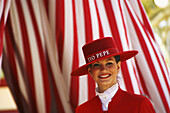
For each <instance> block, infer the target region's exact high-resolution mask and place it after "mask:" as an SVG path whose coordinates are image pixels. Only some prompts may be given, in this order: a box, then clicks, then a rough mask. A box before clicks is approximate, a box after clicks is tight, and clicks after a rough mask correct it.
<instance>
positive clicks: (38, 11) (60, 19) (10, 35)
mask: <svg viewBox="0 0 170 113" xmlns="http://www.w3.org/2000/svg"><path fill="white" fill-rule="evenodd" d="M6 2H7V0H4V2H0V5H1V4H3V3H6ZM8 6H9V5H8ZM8 8H9V7H8ZM2 9H3V10H4V8H2ZM0 11H1V9H0ZM0 14H1V12H0ZM5 17H6V16H5ZM3 21H4V20H3V18H0V25H1V23H2V22H3ZM3 26H4V24H3ZM1 32H2V33H3V30H1V26H0V33H1ZM2 33H1V35H2ZM1 35H0V36H1ZM106 36H112V37H113V38H114V40H115V42H116V43H117V46H118V49H119V50H120V51H126V50H138V51H139V54H138V55H137V56H136V57H135V58H133V59H131V60H128V61H126V62H123V63H122V66H121V72H120V74H119V75H118V76H119V78H120V79H119V80H120V82H119V83H120V86H121V88H122V89H123V90H126V91H128V92H130V93H135V94H142V95H145V96H147V97H148V98H150V99H151V101H152V103H153V105H154V108H155V111H156V113H168V112H170V104H169V103H170V76H169V72H168V69H167V66H166V63H165V60H164V57H163V54H162V53H161V50H160V48H159V45H158V44H157V42H156V39H155V36H154V33H153V31H152V28H151V25H150V22H149V19H148V17H147V15H146V13H145V11H144V8H143V6H142V4H141V2H140V0H12V1H11V4H10V12H9V15H8V20H7V23H6V26H5V32H4V35H3V39H4V40H3V59H2V68H3V71H4V73H5V79H6V81H7V84H8V86H9V88H10V90H11V92H12V95H13V97H14V100H15V102H16V104H17V107H18V110H19V112H20V113H56V112H57V113H72V112H74V110H75V108H76V107H77V106H78V105H80V104H82V103H83V102H85V101H87V100H89V99H91V98H93V97H94V96H95V95H96V94H95V88H96V84H95V83H94V81H93V79H92V78H91V77H90V76H89V75H85V76H81V77H71V76H70V73H71V72H72V70H74V69H76V68H77V67H79V66H81V65H83V64H85V60H84V57H83V53H82V50H81V48H82V46H83V45H84V44H86V43H88V42H90V41H92V40H95V39H98V38H102V37H106ZM0 38H1V37H0ZM1 46H2V42H1Z"/></svg>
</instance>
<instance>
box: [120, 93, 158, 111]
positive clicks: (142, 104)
mask: <svg viewBox="0 0 170 113" xmlns="http://www.w3.org/2000/svg"><path fill="white" fill-rule="evenodd" d="M122 98H123V101H124V102H125V103H127V104H128V103H129V102H130V103H129V105H131V106H133V107H134V106H136V108H138V109H139V113H155V111H154V108H153V106H152V103H151V101H150V100H149V98H147V97H145V96H142V95H138V94H131V93H128V92H126V91H123V90H122Z"/></svg>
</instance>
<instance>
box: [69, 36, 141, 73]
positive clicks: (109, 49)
mask: <svg viewBox="0 0 170 113" xmlns="http://www.w3.org/2000/svg"><path fill="white" fill-rule="evenodd" d="M82 49H83V53H84V57H85V60H86V64H85V65H83V66H81V67H79V68H78V69H76V70H74V71H73V72H72V73H71V76H81V75H85V74H88V65H89V64H91V63H94V62H96V61H99V60H102V59H105V58H107V57H111V56H117V55H119V56H120V61H121V62H123V61H125V60H128V59H130V58H131V57H134V56H135V55H136V54H137V53H138V51H136V50H131V51H124V52H119V50H118V48H117V46H116V44H115V42H114V40H113V38H112V37H105V38H101V39H97V40H94V41H92V42H90V43H87V44H85V45H84V46H83V47H82Z"/></svg>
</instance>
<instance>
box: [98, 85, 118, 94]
mask: <svg viewBox="0 0 170 113" xmlns="http://www.w3.org/2000/svg"><path fill="white" fill-rule="evenodd" d="M115 84H116V83H115ZM115 84H113V85H115ZM113 85H111V86H103V85H102V86H98V90H99V93H103V92H104V91H106V90H107V89H109V88H110V87H112V86H113Z"/></svg>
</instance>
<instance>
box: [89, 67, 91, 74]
mask: <svg viewBox="0 0 170 113" xmlns="http://www.w3.org/2000/svg"><path fill="white" fill-rule="evenodd" d="M88 72H89V74H90V75H91V69H90V67H88Z"/></svg>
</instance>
